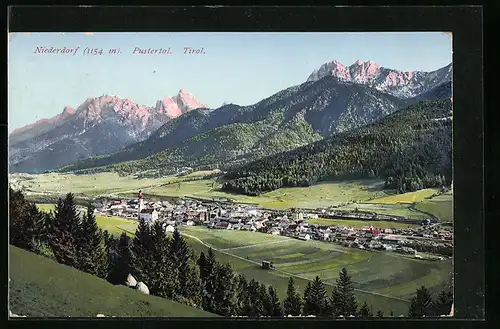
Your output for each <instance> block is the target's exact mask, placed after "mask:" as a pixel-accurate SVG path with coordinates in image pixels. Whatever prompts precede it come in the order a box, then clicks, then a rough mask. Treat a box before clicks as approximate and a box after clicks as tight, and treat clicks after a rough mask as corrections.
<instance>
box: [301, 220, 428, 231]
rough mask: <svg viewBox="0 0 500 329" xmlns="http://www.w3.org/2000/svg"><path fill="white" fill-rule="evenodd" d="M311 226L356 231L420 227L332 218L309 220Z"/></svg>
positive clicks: (389, 222) (416, 225) (387, 222)
mask: <svg viewBox="0 0 500 329" xmlns="http://www.w3.org/2000/svg"><path fill="white" fill-rule="evenodd" d="M307 222H308V223H309V224H317V225H327V226H330V225H338V226H344V225H345V226H349V227H352V228H355V229H361V228H363V227H365V226H367V225H373V227H375V228H378V229H385V228H416V227H420V225H418V224H408V223H400V222H394V221H381V220H354V219H352V220H351V219H330V218H311V219H308V220H307Z"/></svg>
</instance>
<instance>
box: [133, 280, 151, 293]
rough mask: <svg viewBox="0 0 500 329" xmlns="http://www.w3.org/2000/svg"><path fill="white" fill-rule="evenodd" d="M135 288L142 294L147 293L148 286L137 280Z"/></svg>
mask: <svg viewBox="0 0 500 329" xmlns="http://www.w3.org/2000/svg"><path fill="white" fill-rule="evenodd" d="M135 289H136V290H137V291H140V292H142V293H143V294H146V295H149V288H148V286H146V285H145V284H144V283H143V282H138V283H137V285H136V286H135Z"/></svg>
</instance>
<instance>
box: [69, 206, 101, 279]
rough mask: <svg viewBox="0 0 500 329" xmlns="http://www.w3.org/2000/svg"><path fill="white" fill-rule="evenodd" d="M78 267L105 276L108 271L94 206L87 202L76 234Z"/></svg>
mask: <svg viewBox="0 0 500 329" xmlns="http://www.w3.org/2000/svg"><path fill="white" fill-rule="evenodd" d="M77 256H78V260H77V264H75V265H76V266H77V268H78V269H80V270H82V271H84V272H87V273H90V274H93V275H96V276H97V277H100V278H105V277H106V275H107V271H108V267H109V264H108V254H107V250H106V245H105V242H104V234H103V232H102V230H101V229H100V228H99V226H97V222H96V218H95V215H94V207H93V206H92V205H91V204H89V205H88V207H87V212H86V214H85V215H84V216H83V220H82V222H81V228H80V230H79V235H78V236H77Z"/></svg>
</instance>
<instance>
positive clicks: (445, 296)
mask: <svg viewBox="0 0 500 329" xmlns="http://www.w3.org/2000/svg"><path fill="white" fill-rule="evenodd" d="M452 304H453V292H451V291H450V290H442V291H441V292H440V293H439V295H438V296H437V298H436V300H435V301H433V302H432V305H431V308H432V315H434V316H441V315H448V314H450V311H451V305H452Z"/></svg>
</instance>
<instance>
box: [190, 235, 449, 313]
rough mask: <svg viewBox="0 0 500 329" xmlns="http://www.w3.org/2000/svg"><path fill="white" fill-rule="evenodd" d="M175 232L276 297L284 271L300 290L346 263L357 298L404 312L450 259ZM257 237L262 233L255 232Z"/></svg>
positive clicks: (443, 276)
mask: <svg viewBox="0 0 500 329" xmlns="http://www.w3.org/2000/svg"><path fill="white" fill-rule="evenodd" d="M181 232H182V233H183V235H184V236H185V237H186V238H187V240H188V241H189V244H190V245H191V246H192V247H193V248H194V249H195V250H197V251H198V252H200V251H205V252H206V250H207V245H209V246H211V247H213V248H214V249H215V250H217V251H216V256H217V258H218V259H219V260H221V261H223V262H230V263H231V265H232V266H233V268H234V269H235V271H236V272H238V273H242V274H244V275H245V276H246V277H248V278H255V279H256V280H259V281H261V282H263V283H266V284H272V285H274V286H275V287H276V288H277V290H278V293H279V295H280V297H281V298H283V297H284V296H285V294H286V288H287V280H288V278H289V277H290V276H294V279H295V280H296V282H297V285H298V286H299V289H300V291H302V290H303V288H304V287H305V285H306V284H307V281H308V280H312V279H314V277H315V276H316V275H319V276H320V277H321V278H322V280H323V281H324V282H325V283H327V284H328V286H327V288H328V289H327V290H328V293H329V294H330V292H331V285H333V284H335V280H336V279H337V277H338V273H339V271H340V270H341V269H342V267H346V269H347V270H348V272H349V274H350V275H352V278H353V281H354V282H355V288H356V295H357V298H358V300H359V301H361V302H363V301H365V300H366V301H367V302H368V303H370V304H371V305H373V307H374V309H375V311H376V310H377V309H378V308H380V309H381V310H382V311H384V312H385V313H386V314H388V313H389V312H390V311H391V310H392V311H394V314H396V315H400V314H404V315H406V312H407V308H408V301H409V299H410V298H411V297H412V296H413V295H414V293H415V290H416V288H417V287H419V286H420V285H426V286H427V287H428V288H429V289H430V290H431V291H439V289H441V288H442V287H443V286H444V285H446V284H447V283H449V282H450V280H451V273H452V265H451V261H441V262H434V261H425V260H418V259H414V258H411V257H407V256H403V255H399V254H394V253H386V252H371V251H363V250H358V249H353V248H345V247H342V246H339V245H337V244H333V243H325V242H321V241H301V240H297V239H293V238H288V237H281V236H272V235H266V234H261V233H254V232H246V231H231V230H210V229H207V228H203V227H196V226H194V227H182V229H181ZM257 236H262V237H257ZM263 260H266V261H272V262H274V264H275V266H276V270H264V269H262V268H261V266H260V265H261V262H262V261H263Z"/></svg>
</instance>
